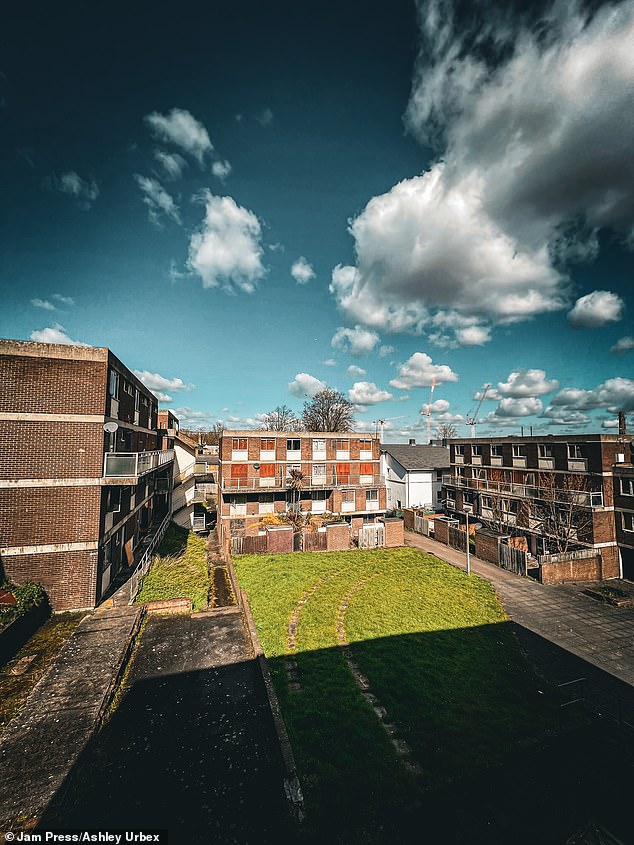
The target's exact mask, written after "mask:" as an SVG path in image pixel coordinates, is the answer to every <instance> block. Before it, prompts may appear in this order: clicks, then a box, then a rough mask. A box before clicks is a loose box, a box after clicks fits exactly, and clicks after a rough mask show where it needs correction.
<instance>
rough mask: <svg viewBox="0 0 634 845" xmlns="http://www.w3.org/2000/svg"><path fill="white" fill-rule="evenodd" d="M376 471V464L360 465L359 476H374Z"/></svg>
mask: <svg viewBox="0 0 634 845" xmlns="http://www.w3.org/2000/svg"><path fill="white" fill-rule="evenodd" d="M373 470H374V464H372V463H370V462H369V461H368V462H367V463H363V462H362V463H360V464H359V475H372V474H373Z"/></svg>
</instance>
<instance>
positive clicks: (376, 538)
mask: <svg viewBox="0 0 634 845" xmlns="http://www.w3.org/2000/svg"><path fill="white" fill-rule="evenodd" d="M383 546H385V526H384V525H383V523H381V522H376V523H373V524H370V525H363V526H362V527H361V528H359V548H360V549H379V548H382V547H383Z"/></svg>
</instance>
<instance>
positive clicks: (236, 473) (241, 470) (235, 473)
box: [231, 464, 247, 478]
mask: <svg viewBox="0 0 634 845" xmlns="http://www.w3.org/2000/svg"><path fill="white" fill-rule="evenodd" d="M231 477H232V478H246V477H247V464H231Z"/></svg>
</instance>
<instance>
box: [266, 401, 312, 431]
mask: <svg viewBox="0 0 634 845" xmlns="http://www.w3.org/2000/svg"><path fill="white" fill-rule="evenodd" d="M262 429H263V430H264V431H301V429H302V421H301V420H299V419H298V418H297V416H296V415H295V413H294V411H291V409H290V408H289V407H288V406H287V405H278V406H277V408H273V410H272V411H270V412H269V413H268V414H264V418H263V420H262Z"/></svg>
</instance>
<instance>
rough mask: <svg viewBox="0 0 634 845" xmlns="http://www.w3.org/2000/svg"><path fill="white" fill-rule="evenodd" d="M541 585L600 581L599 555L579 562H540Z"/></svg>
mask: <svg viewBox="0 0 634 845" xmlns="http://www.w3.org/2000/svg"><path fill="white" fill-rule="evenodd" d="M539 573H540V581H541V582H542V584H565V583H566V581H600V580H601V577H602V575H601V555H600V554H599V553H597V554H596V555H594V556H593V557H586V558H581V559H579V560H562V561H557V562H555V563H550V562H543V563H542V562H540V566H539Z"/></svg>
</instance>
